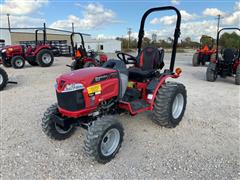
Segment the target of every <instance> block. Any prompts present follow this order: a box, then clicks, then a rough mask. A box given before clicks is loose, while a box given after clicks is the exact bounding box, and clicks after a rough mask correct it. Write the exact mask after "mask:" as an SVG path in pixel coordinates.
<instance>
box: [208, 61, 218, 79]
mask: <svg viewBox="0 0 240 180" xmlns="http://www.w3.org/2000/svg"><path fill="white" fill-rule="evenodd" d="M206 79H207V81H210V82H214V81H216V79H217V75H216V63H212V62H210V63H209V64H208V67H207V72H206Z"/></svg>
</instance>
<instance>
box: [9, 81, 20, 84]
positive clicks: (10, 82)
mask: <svg viewBox="0 0 240 180" xmlns="http://www.w3.org/2000/svg"><path fill="white" fill-rule="evenodd" d="M7 83H8V84H17V83H18V82H16V81H8V82H7Z"/></svg>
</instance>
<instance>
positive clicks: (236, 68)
mask: <svg viewBox="0 0 240 180" xmlns="http://www.w3.org/2000/svg"><path fill="white" fill-rule="evenodd" d="M224 30H237V31H240V29H239V28H223V29H221V30H219V31H218V33H217V50H216V56H215V58H213V59H211V62H210V63H209V65H208V68H207V72H206V79H207V81H210V82H213V81H215V80H216V79H217V77H218V76H220V77H222V78H225V77H227V76H230V77H232V76H234V75H235V84H236V85H240V44H239V46H238V47H237V49H235V48H230V47H227V48H222V49H221V51H220V50H219V38H220V33H221V32H222V31H224ZM220 52H221V56H219V53H220Z"/></svg>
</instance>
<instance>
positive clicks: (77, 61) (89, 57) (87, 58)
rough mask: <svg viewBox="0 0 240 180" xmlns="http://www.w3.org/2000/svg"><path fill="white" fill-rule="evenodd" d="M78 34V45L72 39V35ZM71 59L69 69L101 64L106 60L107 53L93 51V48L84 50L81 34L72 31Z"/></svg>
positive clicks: (72, 37) (72, 38)
mask: <svg viewBox="0 0 240 180" xmlns="http://www.w3.org/2000/svg"><path fill="white" fill-rule="evenodd" d="M75 35H79V37H80V39H81V41H80V42H81V44H80V45H78V44H77V43H75V41H74V36H75ZM70 39H71V46H72V59H73V60H74V61H73V62H72V64H71V66H69V67H71V70H77V69H81V68H85V67H95V66H101V65H103V63H105V62H106V61H107V55H106V54H102V53H99V54H98V53H97V52H94V51H93V50H90V51H88V52H87V51H86V48H85V43H84V39H83V35H82V34H81V33H76V32H73V33H72V34H71V37H70Z"/></svg>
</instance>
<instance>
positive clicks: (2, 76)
mask: <svg viewBox="0 0 240 180" xmlns="http://www.w3.org/2000/svg"><path fill="white" fill-rule="evenodd" d="M8 83H9V84H10V83H11V84H17V82H14V81H9V80H8V74H7V72H6V71H5V70H4V69H3V68H1V67H0V91H1V90H3V89H4V88H5V87H6V85H7V84H8Z"/></svg>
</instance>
